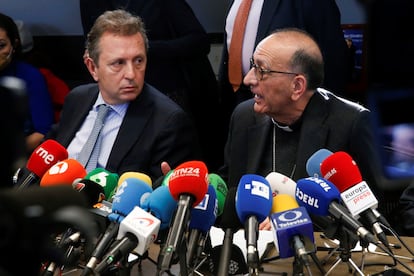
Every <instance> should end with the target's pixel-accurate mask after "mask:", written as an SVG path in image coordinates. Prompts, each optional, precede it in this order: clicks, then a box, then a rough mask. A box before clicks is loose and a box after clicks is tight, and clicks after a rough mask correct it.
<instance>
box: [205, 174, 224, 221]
mask: <svg viewBox="0 0 414 276" xmlns="http://www.w3.org/2000/svg"><path fill="white" fill-rule="evenodd" d="M208 181H209V183H210V185H211V186H213V187H214V189H215V190H216V196H217V202H218V211H217V216H220V215H221V214H222V213H223V208H224V202H225V201H226V196H227V193H228V188H227V184H226V182H224V180H223V178H221V176H219V175H218V174H215V173H209V174H208Z"/></svg>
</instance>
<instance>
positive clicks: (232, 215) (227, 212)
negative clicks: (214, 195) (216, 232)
mask: <svg viewBox="0 0 414 276" xmlns="http://www.w3.org/2000/svg"><path fill="white" fill-rule="evenodd" d="M236 193H237V187H230V189H229V191H228V193H227V196H226V201H225V202H224V209H223V214H222V215H221V220H220V225H221V228H223V229H233V230H238V229H241V228H243V225H242V224H241V222H240V220H239V217H238V216H237V212H236Z"/></svg>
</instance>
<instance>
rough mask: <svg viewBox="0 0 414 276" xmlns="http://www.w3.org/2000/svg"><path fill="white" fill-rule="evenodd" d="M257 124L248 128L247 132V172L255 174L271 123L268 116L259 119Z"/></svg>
mask: <svg viewBox="0 0 414 276" xmlns="http://www.w3.org/2000/svg"><path fill="white" fill-rule="evenodd" d="M259 120H260V121H259V122H258V124H257V125H256V126H254V127H250V128H249V130H248V141H247V145H248V155H247V156H248V157H249V158H248V160H247V168H246V169H247V171H252V172H256V171H258V169H259V166H260V161H261V159H260V158H262V156H263V152H264V150H265V148H266V141H267V136H268V134H269V131H270V126H271V121H270V118H269V117H268V116H262V117H260V118H259Z"/></svg>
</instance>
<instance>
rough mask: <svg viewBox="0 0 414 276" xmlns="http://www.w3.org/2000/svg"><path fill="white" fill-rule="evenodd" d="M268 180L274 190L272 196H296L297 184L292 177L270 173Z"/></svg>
mask: <svg viewBox="0 0 414 276" xmlns="http://www.w3.org/2000/svg"><path fill="white" fill-rule="evenodd" d="M266 180H267V181H268V182H269V184H270V187H271V189H272V196H276V195H277V194H287V195H291V196H295V192H296V182H295V181H293V180H292V179H291V178H290V177H287V176H286V175H284V174H281V173H278V172H270V173H269V174H268V175H267V176H266Z"/></svg>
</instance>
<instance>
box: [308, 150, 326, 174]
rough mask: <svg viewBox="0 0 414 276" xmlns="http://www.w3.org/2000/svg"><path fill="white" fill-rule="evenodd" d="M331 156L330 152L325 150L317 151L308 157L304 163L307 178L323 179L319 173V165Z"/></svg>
mask: <svg viewBox="0 0 414 276" xmlns="http://www.w3.org/2000/svg"><path fill="white" fill-rule="evenodd" d="M331 154H333V152H332V151H330V150H327V149H319V150H317V151H316V152H315V153H314V154H312V156H311V157H309V159H308V161H306V172H307V173H308V175H309V176H314V177H323V175H322V173H321V164H322V161H324V160H325V159H326V158H327V157H328V156H330V155H331Z"/></svg>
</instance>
